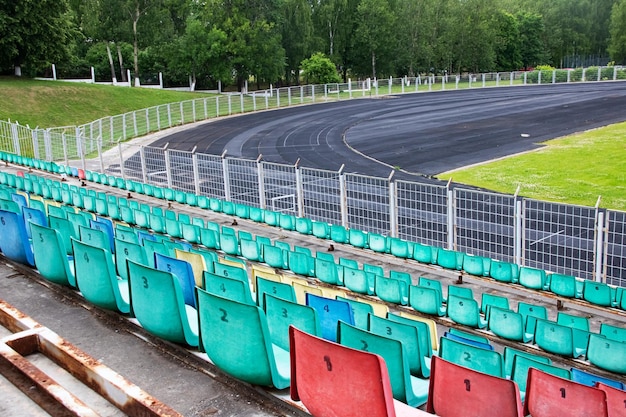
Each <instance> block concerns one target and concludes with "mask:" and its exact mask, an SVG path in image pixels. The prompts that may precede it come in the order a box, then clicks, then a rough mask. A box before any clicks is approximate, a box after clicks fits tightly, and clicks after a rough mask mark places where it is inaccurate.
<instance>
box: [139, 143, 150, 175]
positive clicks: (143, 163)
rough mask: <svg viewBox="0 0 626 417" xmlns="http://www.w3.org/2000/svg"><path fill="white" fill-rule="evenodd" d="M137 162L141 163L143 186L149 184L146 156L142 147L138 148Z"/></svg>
mask: <svg viewBox="0 0 626 417" xmlns="http://www.w3.org/2000/svg"><path fill="white" fill-rule="evenodd" d="M139 160H140V161H141V180H142V181H143V182H144V184H149V182H148V170H147V168H146V154H145V148H144V147H143V146H141V147H140V148H139Z"/></svg>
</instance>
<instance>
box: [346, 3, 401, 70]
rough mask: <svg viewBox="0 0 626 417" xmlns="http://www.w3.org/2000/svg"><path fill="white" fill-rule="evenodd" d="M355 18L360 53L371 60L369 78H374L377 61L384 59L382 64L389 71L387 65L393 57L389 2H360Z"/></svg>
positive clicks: (394, 44)
mask: <svg viewBox="0 0 626 417" xmlns="http://www.w3.org/2000/svg"><path fill="white" fill-rule="evenodd" d="M357 16H358V25H357V30H356V35H357V38H358V39H359V44H360V45H361V46H362V48H363V49H361V51H360V52H362V53H364V54H363V55H365V56H367V57H368V59H371V67H370V69H371V76H372V78H376V63H377V59H380V58H385V59H386V60H385V61H383V62H385V63H387V69H389V68H390V65H388V63H389V61H390V60H391V59H392V57H393V55H394V54H393V51H394V50H395V46H396V40H395V34H396V32H395V31H394V24H395V15H394V14H393V12H392V10H391V4H390V2H389V0H361V3H360V4H359V6H358V7H357ZM364 67H366V66H365V65H363V64H362V66H361V68H364ZM362 71H363V70H362ZM363 72H365V71H363Z"/></svg>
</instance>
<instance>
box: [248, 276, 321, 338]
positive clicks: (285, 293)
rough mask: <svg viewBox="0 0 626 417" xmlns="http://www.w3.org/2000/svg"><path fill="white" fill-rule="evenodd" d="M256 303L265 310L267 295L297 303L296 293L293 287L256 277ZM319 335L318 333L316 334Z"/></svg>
mask: <svg viewBox="0 0 626 417" xmlns="http://www.w3.org/2000/svg"><path fill="white" fill-rule="evenodd" d="M255 287H256V303H257V305H258V306H259V307H261V308H263V309H265V306H264V303H265V297H264V296H265V294H268V295H271V296H272V297H276V298H282V299H283V300H287V301H292V302H296V293H295V292H294V289H293V287H292V286H291V285H289V284H287V283H284V282H280V281H272V280H269V279H265V278H262V277H260V276H257V277H256V286H255ZM316 334H317V333H316Z"/></svg>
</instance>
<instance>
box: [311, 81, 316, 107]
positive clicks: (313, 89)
mask: <svg viewBox="0 0 626 417" xmlns="http://www.w3.org/2000/svg"><path fill="white" fill-rule="evenodd" d="M311 102H312V103H315V84H311Z"/></svg>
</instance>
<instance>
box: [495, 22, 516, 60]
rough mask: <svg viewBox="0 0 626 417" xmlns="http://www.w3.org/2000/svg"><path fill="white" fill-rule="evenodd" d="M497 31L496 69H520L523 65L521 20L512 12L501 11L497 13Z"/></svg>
mask: <svg viewBox="0 0 626 417" xmlns="http://www.w3.org/2000/svg"><path fill="white" fill-rule="evenodd" d="M495 23H496V28H497V33H496V46H495V53H496V67H497V68H496V69H497V70H498V71H512V70H518V69H520V68H521V66H522V55H521V51H520V33H519V22H518V21H517V18H516V17H515V16H513V15H512V14H510V13H506V12H499V13H496V15H495Z"/></svg>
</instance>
